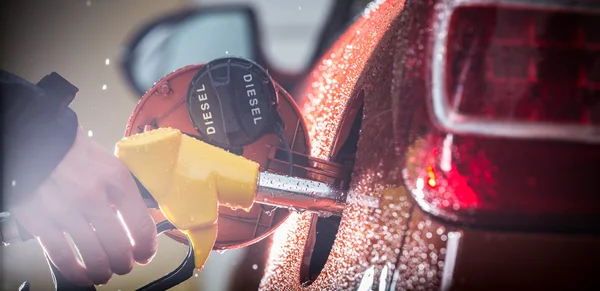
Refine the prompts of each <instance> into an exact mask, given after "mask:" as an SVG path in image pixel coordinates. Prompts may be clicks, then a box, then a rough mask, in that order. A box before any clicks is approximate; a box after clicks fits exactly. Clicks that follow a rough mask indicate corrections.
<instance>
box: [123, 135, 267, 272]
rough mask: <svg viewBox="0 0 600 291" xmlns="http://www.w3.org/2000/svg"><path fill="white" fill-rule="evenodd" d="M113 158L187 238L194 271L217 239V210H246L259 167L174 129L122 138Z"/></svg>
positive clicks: (254, 186) (202, 262)
mask: <svg viewBox="0 0 600 291" xmlns="http://www.w3.org/2000/svg"><path fill="white" fill-rule="evenodd" d="M115 155H116V156H117V157H118V158H119V159H121V161H123V163H124V164H125V165H126V166H127V167H128V168H129V170H130V171H131V172H132V173H133V175H135V176H136V177H137V178H138V180H139V181H140V182H141V183H142V185H144V187H146V189H147V190H148V192H150V194H152V196H153V197H154V199H155V200H156V202H157V203H158V205H159V207H160V209H161V211H162V212H163V213H164V215H165V217H166V218H167V219H168V220H169V221H170V222H171V223H172V224H173V225H174V226H175V227H177V228H178V229H179V230H181V231H182V232H184V233H185V234H187V235H188V237H189V239H190V242H191V244H192V247H193V248H194V257H195V266H196V268H197V269H201V268H202V266H203V265H204V262H205V261H206V259H207V258H208V255H209V253H210V251H211V250H212V248H213V246H214V243H215V240H216V238H217V219H218V207H219V205H225V206H228V207H231V208H242V209H246V210H248V209H249V208H250V207H251V206H252V204H253V203H254V198H255V195H256V192H257V187H258V186H257V184H258V176H259V165H258V164H257V163H255V162H253V161H250V160H248V159H246V158H244V157H241V156H237V155H234V154H232V153H229V152H227V151H225V150H223V149H220V148H218V147H215V146H212V145H209V144H206V143H204V142H202V141H200V140H197V139H195V138H192V137H189V136H187V135H184V134H182V133H181V132H180V131H179V130H177V129H173V128H159V129H155V130H152V131H146V132H143V133H139V134H136V135H132V136H129V137H124V138H123V139H122V140H121V141H119V142H118V143H117V144H116V147H115Z"/></svg>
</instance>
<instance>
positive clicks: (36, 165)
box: [0, 70, 78, 211]
mask: <svg viewBox="0 0 600 291" xmlns="http://www.w3.org/2000/svg"><path fill="white" fill-rule="evenodd" d="M57 80H58V81H57ZM63 81H64V82H63ZM65 82H66V84H67V85H66V86H65ZM68 85H70V86H71V87H69V86H68ZM76 93H77V88H76V87H74V86H72V85H71V84H70V83H68V82H67V81H66V80H64V79H62V77H60V76H59V75H58V74H56V73H52V74H50V75H48V76H46V77H45V78H44V79H42V80H41V81H40V82H39V83H38V84H33V83H30V82H28V81H26V80H24V79H22V78H20V77H18V76H16V75H13V74H11V73H8V72H6V71H2V70H0V97H1V98H2V121H3V124H2V125H3V131H2V135H3V144H2V146H3V148H2V155H3V159H2V162H3V167H2V179H3V181H2V182H3V187H2V189H3V193H2V195H3V198H4V199H3V200H4V201H3V203H2V210H3V211H4V210H6V209H5V208H6V207H7V206H8V204H10V203H13V202H15V201H16V200H18V199H21V198H23V197H26V196H27V195H28V194H30V193H31V192H33V191H34V190H35V189H36V188H37V187H38V186H39V185H40V184H41V183H42V182H43V181H44V180H45V179H46V178H47V177H48V176H49V175H50V174H51V173H52V171H53V170H54V169H55V168H56V166H57V165H58V164H59V163H60V161H61V160H62V159H63V157H64V156H65V154H66V153H67V152H68V151H69V149H70V148H71V146H72V145H73V141H74V140H75V136H76V134H77V127H78V122H77V115H76V114H75V112H73V111H72V110H71V109H70V108H69V107H68V104H69V103H70V102H71V101H72V100H73V98H74V97H75V94H76Z"/></svg>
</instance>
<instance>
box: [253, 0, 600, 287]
mask: <svg viewBox="0 0 600 291" xmlns="http://www.w3.org/2000/svg"><path fill="white" fill-rule="evenodd" d="M406 2H407V3H406V6H404V5H405V3H404V2H403V1H377V3H373V4H371V6H370V8H369V9H368V12H367V13H365V15H363V16H362V17H361V18H360V19H358V20H357V21H356V23H355V24H354V25H353V26H351V27H350V28H349V29H348V31H347V32H346V33H345V34H344V35H342V37H341V38H340V39H339V40H338V41H337V42H336V44H335V45H334V46H333V47H332V49H331V50H330V51H329V52H328V53H326V54H325V55H324V56H323V59H322V60H321V62H320V63H319V64H318V65H317V67H316V68H315V70H314V71H313V72H312V74H311V75H310V76H309V80H308V81H307V82H306V83H305V84H304V87H303V88H304V91H301V92H303V93H302V94H304V96H302V97H304V98H305V101H304V103H303V104H302V106H301V107H302V108H303V113H304V114H305V117H306V122H307V126H308V129H309V135H310V137H311V143H312V145H313V147H312V155H313V156H315V157H319V158H324V159H331V158H333V156H332V148H333V147H334V144H335V143H336V139H337V138H339V137H338V135H340V131H339V127H340V124H342V122H343V121H344V119H345V116H346V114H348V112H351V111H352V110H350V109H348V108H347V106H348V104H349V103H351V102H352V100H354V99H355V98H359V97H358V96H359V95H361V94H362V97H360V98H364V116H363V123H362V127H361V133H360V139H359V142H358V152H357V155H356V162H355V166H354V171H353V177H352V182H351V187H350V192H349V206H348V208H347V209H346V210H345V211H344V214H343V218H342V222H341V224H340V227H339V231H338V234H337V237H336V241H335V243H334V245H333V248H332V251H331V253H330V255H329V258H328V261H327V263H326V265H325V267H324V269H323V270H322V272H321V274H320V275H319V276H318V277H317V279H316V280H315V281H314V282H312V284H310V285H308V286H302V284H301V277H300V272H301V271H300V269H301V266H302V264H303V260H305V258H303V256H304V255H305V247H306V245H307V238H309V237H310V236H309V232H310V231H311V230H310V229H311V223H312V222H314V220H315V216H314V215H312V214H309V213H304V214H298V213H294V214H292V215H291V216H290V218H289V220H288V221H286V222H285V223H284V224H283V225H282V227H281V228H280V229H278V230H277V231H276V232H275V234H274V237H273V245H272V248H271V251H270V257H269V261H268V264H267V267H266V271H265V275H264V277H263V279H262V282H261V290H538V289H543V290H574V289H576V290H581V289H582V288H581V287H590V286H593V285H592V284H594V283H595V276H594V275H595V274H597V273H598V272H599V271H600V265H598V264H597V262H598V261H599V259H600V252H599V248H598V247H596V246H597V245H599V244H598V243H600V237H598V236H597V235H577V234H569V233H565V232H563V233H559V232H554V233H550V232H541V231H535V230H529V231H521V232H517V231H507V230H501V229H496V230H490V229H477V228H469V227H466V226H461V225H458V224H456V223H454V222H451V221H447V220H442V219H439V218H436V217H433V216H431V215H430V214H428V213H426V212H425V211H423V210H422V209H421V208H420V206H417V205H416V204H415V203H414V199H413V197H412V195H410V192H409V191H408V190H406V188H405V187H404V182H403V177H402V173H401V172H402V170H403V169H404V168H405V164H406V160H407V159H409V158H410V157H411V155H412V153H411V150H412V149H414V148H415V147H416V146H418V142H419V138H418V136H411V135H414V134H415V131H414V129H413V128H411V122H412V118H413V116H416V115H418V114H426V112H427V108H426V104H425V103H426V102H425V98H426V97H427V94H425V91H423V90H427V83H426V82H424V80H423V79H424V78H423V77H424V76H425V75H426V74H425V73H424V71H423V70H421V69H422V68H423V67H424V63H425V62H426V61H424V58H425V56H426V53H425V51H426V50H427V45H428V44H427V42H428V41H430V38H431V37H434V36H431V35H430V32H431V30H430V29H429V27H428V26H427V24H425V25H423V20H422V19H419V17H421V18H428V17H429V16H431V14H430V13H431V12H432V11H433V7H434V4H435V3H436V2H437V1H406ZM425 21H426V20H425ZM359 34H360V37H359V36H358V35H359ZM412 68H415V70H412ZM411 74H413V75H411ZM414 74H417V75H419V76H420V78H418V77H417V78H414ZM407 80H409V81H407ZM353 98H354V99H353ZM398 125H400V126H398ZM398 136H406V137H410V138H406V140H402V139H400V141H399V140H398ZM394 137H396V138H394ZM583 289H585V290H587V288H583Z"/></svg>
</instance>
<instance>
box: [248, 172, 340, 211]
mask: <svg viewBox="0 0 600 291" xmlns="http://www.w3.org/2000/svg"><path fill="white" fill-rule="evenodd" d="M255 201H256V203H260V204H266V205H271V206H277V207H283V208H288V209H291V210H297V211H305V210H308V211H312V212H317V213H320V214H331V215H337V216H341V215H342V212H343V210H344V207H345V205H346V203H345V201H346V192H344V191H343V190H340V189H336V188H334V187H332V186H330V185H327V184H325V183H321V182H316V181H311V180H306V179H301V178H296V177H290V176H283V175H278V174H272V173H266V172H262V173H260V174H259V177H258V191H257V193H256V200H255Z"/></svg>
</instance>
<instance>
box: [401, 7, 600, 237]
mask: <svg viewBox="0 0 600 291" xmlns="http://www.w3.org/2000/svg"><path fill="white" fill-rule="evenodd" d="M442 2H444V3H445V4H447V3H455V4H454V5H451V4H448V5H445V6H440V7H444V8H441V9H439V10H438V11H437V13H438V15H437V17H436V18H435V19H436V21H439V22H438V23H437V25H436V29H435V30H434V33H433V36H432V37H433V38H434V40H433V41H432V43H433V45H432V48H431V53H430V56H431V58H432V61H431V63H430V68H429V69H430V72H431V74H430V75H429V76H430V77H431V80H430V81H429V82H428V83H429V84H430V88H429V89H430V92H431V94H430V98H431V99H429V100H430V104H429V105H430V106H429V109H430V110H429V112H430V113H431V114H430V116H429V120H428V121H423V122H424V123H426V126H421V127H420V128H419V130H420V131H421V132H420V133H419V138H418V139H417V141H416V142H414V143H413V145H412V147H411V148H410V149H409V155H408V157H407V162H406V163H407V164H406V168H405V178H406V182H407V184H408V186H409V187H411V188H412V190H413V194H414V196H415V198H416V200H417V201H418V202H419V204H420V205H421V206H422V207H423V208H425V210H428V211H430V212H431V213H433V214H436V215H439V216H441V217H444V218H447V219H452V220H456V221H462V222H467V223H472V224H477V225H485V226H498V227H509V228H523V227H525V228H529V227H537V228H540V227H541V228H554V229H561V228H568V229H569V230H574V229H577V228H585V229H589V228H594V229H600V226H598V221H599V217H600V185H597V184H596V183H597V182H598V181H600V14H598V8H599V7H598V5H597V4H598V1H581V2H585V3H588V4H585V5H584V4H579V5H577V6H576V5H574V4H573V3H575V1H570V2H568V1H563V2H561V3H565V4H560V5H559V4H555V5H553V6H551V5H549V4H547V3H550V2H552V1H545V2H546V4H535V5H534V4H528V3H540V1H537V2H535V1H505V2H507V3H510V4H507V5H500V4H499V3H500V2H503V1H442ZM477 2H479V3H480V4H477ZM481 2H485V3H483V4H481ZM456 3H458V4H456ZM590 3H592V4H590ZM593 3H596V4H593ZM586 5H587V6H586ZM427 125H430V126H427Z"/></svg>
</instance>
